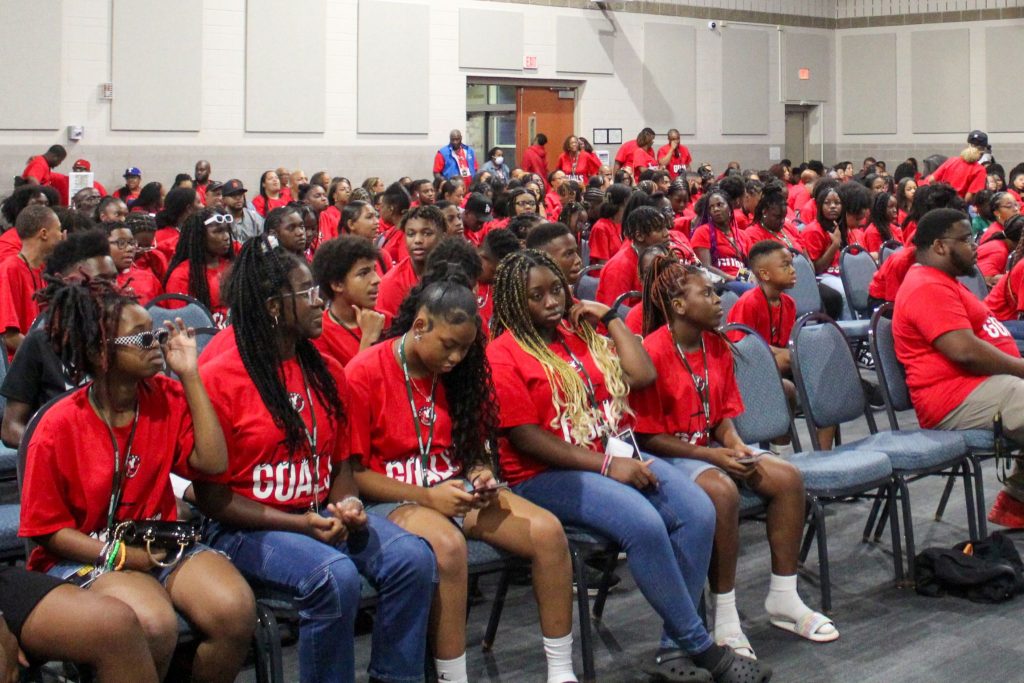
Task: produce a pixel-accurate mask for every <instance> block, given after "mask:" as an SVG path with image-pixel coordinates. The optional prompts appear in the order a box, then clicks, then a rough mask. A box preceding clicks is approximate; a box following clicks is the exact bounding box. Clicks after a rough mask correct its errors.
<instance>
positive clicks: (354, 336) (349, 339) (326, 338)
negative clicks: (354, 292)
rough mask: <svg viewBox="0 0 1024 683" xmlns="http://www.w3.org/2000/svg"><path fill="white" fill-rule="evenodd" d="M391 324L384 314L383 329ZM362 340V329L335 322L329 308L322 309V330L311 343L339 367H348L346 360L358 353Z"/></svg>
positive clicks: (389, 317) (388, 317) (387, 316)
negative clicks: (350, 327) (336, 362)
mask: <svg viewBox="0 0 1024 683" xmlns="http://www.w3.org/2000/svg"><path fill="white" fill-rule="evenodd" d="M390 324H391V316H389V315H385V316H384V329H387V328H388V325H390ZM362 341H363V331H362V330H361V329H359V327H354V328H352V329H349V328H347V327H345V326H344V325H341V324H339V323H337V322H335V320H334V317H333V316H332V315H331V312H330V309H327V310H324V331H323V334H321V335H320V336H319V337H317V338H316V339H314V340H313V345H314V346H316V347H317V348H318V349H320V353H322V354H323V355H325V356H330V357H331V358H333V359H334V360H336V361H338V363H339V364H340V365H341V367H343V368H344V367H348V362H349V361H350V360H352V359H353V358H354V357H355V355H356V354H357V353H359V345H360V344H361V343H362Z"/></svg>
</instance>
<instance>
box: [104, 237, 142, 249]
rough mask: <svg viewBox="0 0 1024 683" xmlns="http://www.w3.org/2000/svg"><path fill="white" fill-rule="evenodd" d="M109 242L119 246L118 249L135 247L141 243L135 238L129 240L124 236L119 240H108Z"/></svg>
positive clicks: (111, 244)
mask: <svg viewBox="0 0 1024 683" xmlns="http://www.w3.org/2000/svg"><path fill="white" fill-rule="evenodd" d="M107 243H108V244H109V245H110V246H112V247H117V248H118V249H127V248H128V247H132V248H135V247H138V246H139V243H138V242H136V241H135V240H129V239H125V238H123V237H122V238H121V239H119V240H107Z"/></svg>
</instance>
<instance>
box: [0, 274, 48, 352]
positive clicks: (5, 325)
mask: <svg viewBox="0 0 1024 683" xmlns="http://www.w3.org/2000/svg"><path fill="white" fill-rule="evenodd" d="M42 286H43V269H42V267H39V268H29V267H28V263H26V262H25V261H24V260H23V259H22V258H21V255H20V254H15V255H14V256H9V257H7V258H6V259H4V260H3V262H0V324H2V327H0V330H3V331H7V330H18V331H19V332H21V333H22V334H28V328H29V327H31V325H32V321H33V320H35V319H36V316H37V315H39V304H37V303H36V301H35V299H33V298H32V297H33V295H34V294H35V293H36V291H38V290H39V289H40V288H41V287H42Z"/></svg>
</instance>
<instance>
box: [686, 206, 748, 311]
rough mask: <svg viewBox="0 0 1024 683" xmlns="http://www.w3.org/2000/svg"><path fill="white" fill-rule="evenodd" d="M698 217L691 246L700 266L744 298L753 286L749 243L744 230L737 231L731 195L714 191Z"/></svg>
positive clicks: (700, 209)
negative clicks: (744, 294)
mask: <svg viewBox="0 0 1024 683" xmlns="http://www.w3.org/2000/svg"><path fill="white" fill-rule="evenodd" d="M697 208H698V210H699V215H698V217H697V220H696V221H695V222H694V224H695V225H696V226H697V227H696V228H694V230H693V236H692V237H691V238H690V244H692V245H693V249H694V251H696V252H697V257H698V258H700V260H701V263H703V264H704V266H705V267H706V268H707V269H708V270H710V271H711V272H713V273H715V274H716V275H718V276H719V277H721V278H722V279H724V280H725V286H726V288H727V289H730V290H732V291H733V292H736V293H737V294H742V293H743V292H745V291H747V290H748V289H750V288H751V287H753V286H754V285H753V284H751V283H749V282H747V281H746V279H745V278H746V277H747V263H746V261H747V252H748V251H750V247H751V245H750V243H749V242H748V241H747V236H746V235H745V234H744V232H743V231H742V230H739V229H738V228H737V227H736V217H735V215H734V213H733V210H732V208H731V205H730V199H729V195H728V194H726V193H725V192H724V191H722V190H721V189H717V188H712V189H710V190H708V192H707V193H705V194H704V196H703V197H701V198H700V201H699V202H698V204H697Z"/></svg>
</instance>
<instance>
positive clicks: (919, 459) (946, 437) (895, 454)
mask: <svg viewBox="0 0 1024 683" xmlns="http://www.w3.org/2000/svg"><path fill="white" fill-rule="evenodd" d="M861 448H866V449H869V450H873V451H881V452H883V453H885V454H886V455H888V456H889V460H890V461H891V462H892V468H893V469H894V470H902V471H914V470H927V469H932V468H934V467H939V466H941V465H944V464H953V463H955V462H956V461H957V460H958V459H960V458H962V457H963V456H965V455H967V444H966V443H964V440H963V437H961V436H960V435H959V434H958V433H957V432H946V431H941V430H937V429H909V430H904V431H898V432H879V433H878V434H872V435H871V436H868V437H865V438H863V439H858V440H857V441H855V442H853V443H852V444H849V445H843V446H840V447H839V448H837V449H836V450H838V451H845V450H858V449H861Z"/></svg>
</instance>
